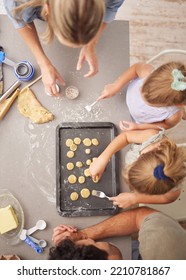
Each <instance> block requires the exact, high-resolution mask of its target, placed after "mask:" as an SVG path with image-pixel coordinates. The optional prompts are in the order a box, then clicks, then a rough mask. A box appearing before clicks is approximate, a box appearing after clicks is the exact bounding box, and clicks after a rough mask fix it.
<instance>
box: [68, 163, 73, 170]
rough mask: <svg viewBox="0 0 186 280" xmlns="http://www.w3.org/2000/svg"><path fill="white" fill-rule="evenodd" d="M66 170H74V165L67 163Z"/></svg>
mask: <svg viewBox="0 0 186 280" xmlns="http://www.w3.org/2000/svg"><path fill="white" fill-rule="evenodd" d="M67 169H68V170H73V169H74V164H73V163H72V162H68V163H67Z"/></svg>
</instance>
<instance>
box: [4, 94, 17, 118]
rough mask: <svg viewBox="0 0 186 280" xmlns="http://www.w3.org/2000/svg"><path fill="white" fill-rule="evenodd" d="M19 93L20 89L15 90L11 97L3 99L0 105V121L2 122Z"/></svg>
mask: <svg viewBox="0 0 186 280" xmlns="http://www.w3.org/2000/svg"><path fill="white" fill-rule="evenodd" d="M19 92H20V89H17V90H16V91H15V92H14V93H13V94H12V96H11V97H9V98H7V99H5V100H4V101H3V102H2V103H1V104H0V120H2V119H3V118H4V116H5V115H6V113H7V112H8V110H9V109H10V107H11V105H12V103H13V102H14V100H15V99H16V97H17V96H18V94H19Z"/></svg>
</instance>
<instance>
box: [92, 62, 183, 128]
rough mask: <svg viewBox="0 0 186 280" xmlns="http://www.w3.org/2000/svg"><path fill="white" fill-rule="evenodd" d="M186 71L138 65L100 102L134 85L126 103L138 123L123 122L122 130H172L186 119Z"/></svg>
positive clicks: (173, 65)
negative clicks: (126, 86) (185, 108)
mask: <svg viewBox="0 0 186 280" xmlns="http://www.w3.org/2000/svg"><path fill="white" fill-rule="evenodd" d="M185 77H186V67H185V65H183V64H182V63H179V62H169V63H166V64H164V65H162V66H160V67H159V68H157V69H156V70H155V69H154V68H153V66H152V65H150V64H144V63H137V64H134V65H133V66H131V67H130V68H129V69H128V70H126V71H124V72H123V73H122V75H121V76H120V77H119V78H118V79H117V80H116V81H115V82H114V83H112V84H108V85H106V86H105V88H104V90H103V92H102V94H101V96H100V97H99V98H98V100H101V99H104V98H108V97H112V96H114V95H116V94H117V93H118V92H120V91H121V90H122V88H123V87H124V86H125V85H126V84H127V83H128V82H130V84H129V86H128V89H127V95H126V103H127V106H128V108H129V112H130V114H131V117H132V119H133V121H134V122H128V121H121V122H120V128H121V129H122V130H125V131H127V130H134V129H150V128H155V129H157V128H158V127H162V128H165V129H169V128H171V127H173V126H175V125H176V124H177V123H178V122H179V121H180V120H181V119H186V113H185V111H184V105H186V80H185V79H186V78H185Z"/></svg>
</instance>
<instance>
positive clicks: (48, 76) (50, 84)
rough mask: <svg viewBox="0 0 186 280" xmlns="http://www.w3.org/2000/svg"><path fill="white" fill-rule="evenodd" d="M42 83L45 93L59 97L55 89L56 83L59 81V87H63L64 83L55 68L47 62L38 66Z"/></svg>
mask: <svg viewBox="0 0 186 280" xmlns="http://www.w3.org/2000/svg"><path fill="white" fill-rule="evenodd" d="M40 68H41V75H42V81H43V84H44V87H45V91H46V92H47V93H48V94H49V95H51V96H52V95H54V96H59V93H58V91H57V88H56V81H59V83H60V84H61V85H63V86H64V85H65V82H64V80H63V78H62V77H61V75H60V74H59V72H58V71H57V70H56V68H55V67H54V66H53V65H52V64H51V63H50V62H49V61H48V62H47V63H45V64H42V66H41V65H40Z"/></svg>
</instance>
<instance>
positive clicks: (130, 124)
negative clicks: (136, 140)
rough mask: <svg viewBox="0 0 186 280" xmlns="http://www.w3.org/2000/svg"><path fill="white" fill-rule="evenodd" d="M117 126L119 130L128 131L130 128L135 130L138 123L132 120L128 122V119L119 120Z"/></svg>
mask: <svg viewBox="0 0 186 280" xmlns="http://www.w3.org/2000/svg"><path fill="white" fill-rule="evenodd" d="M119 127H120V129H121V130H124V131H130V130H136V129H138V124H137V123H134V122H128V121H120V122H119Z"/></svg>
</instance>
